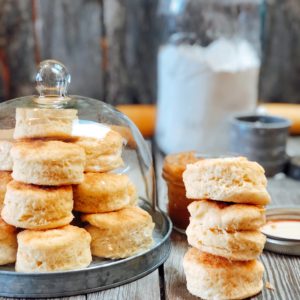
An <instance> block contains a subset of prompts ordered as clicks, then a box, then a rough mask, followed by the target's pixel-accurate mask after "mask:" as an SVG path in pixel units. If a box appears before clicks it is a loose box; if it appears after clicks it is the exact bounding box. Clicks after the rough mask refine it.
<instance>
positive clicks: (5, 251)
mask: <svg viewBox="0 0 300 300" xmlns="http://www.w3.org/2000/svg"><path fill="white" fill-rule="evenodd" d="M17 247H18V245H17V231H16V228H15V227H13V226H10V225H8V224H6V223H5V222H4V221H3V220H2V219H1V218H0V265H6V264H10V263H14V262H15V261H16V255H17Z"/></svg>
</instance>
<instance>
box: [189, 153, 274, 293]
mask: <svg viewBox="0 0 300 300" xmlns="http://www.w3.org/2000/svg"><path fill="white" fill-rule="evenodd" d="M183 181H184V184H185V188H186V195H187V198H189V199H202V200H198V201H194V202H192V203H191V204H190V205H189V207H188V210H189V212H190V215H191V217H190V224H189V226H188V228H187V230H186V234H187V238H188V242H189V244H190V245H191V246H192V248H190V249H189V250H188V252H187V253H186V254H185V257H184V259H183V267H184V271H185V274H186V280H187V288H188V290H189V292H190V293H191V294H193V295H195V296H198V297H201V298H203V299H244V298H247V297H250V296H253V295H255V294H257V293H259V292H260V291H261V290H262V287H263V281H262V277H263V272H264V268H263V265H262V264H261V262H260V261H258V260H257V258H258V256H259V255H260V254H261V253H262V251H263V247H264V244H265V240H266V238H265V236H264V235H263V234H262V233H261V232H260V227H261V226H262V225H264V224H265V209H264V206H265V205H266V204H268V203H269V202H270V196H269V194H268V192H267V190H266V184H267V180H266V177H265V174H264V170H263V168H262V167H261V166H260V165H258V164H257V163H255V162H251V161H248V160H247V159H246V158H242V157H235V158H223V159H221V158H219V159H204V160H200V161H198V162H196V163H194V164H190V165H187V168H186V171H185V172H184V173H183Z"/></svg>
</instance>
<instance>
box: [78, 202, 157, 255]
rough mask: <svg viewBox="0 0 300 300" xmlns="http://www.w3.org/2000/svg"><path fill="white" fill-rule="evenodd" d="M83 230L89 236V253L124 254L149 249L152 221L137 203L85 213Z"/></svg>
mask: <svg viewBox="0 0 300 300" xmlns="http://www.w3.org/2000/svg"><path fill="white" fill-rule="evenodd" d="M82 220H83V221H86V222H88V223H89V225H87V226H86V230H87V231H88V232H89V233H90V234H91V236H92V244H91V249H92V254H93V255H95V256H99V257H105V258H125V257H129V256H132V255H135V254H138V253H140V252H143V251H146V250H147V249H149V248H150V247H151V245H152V243H153V238H152V232H153V228H154V223H153V222H152V218H151V216H150V215H149V214H148V213H147V212H146V211H144V210H143V209H141V208H139V207H134V206H132V207H128V208H123V209H121V210H118V211H115V212H109V213H102V214H87V215H83V216H82Z"/></svg>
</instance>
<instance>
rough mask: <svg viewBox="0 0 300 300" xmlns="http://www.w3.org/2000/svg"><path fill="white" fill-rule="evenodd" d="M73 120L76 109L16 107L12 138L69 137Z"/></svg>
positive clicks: (75, 115) (75, 117)
mask: <svg viewBox="0 0 300 300" xmlns="http://www.w3.org/2000/svg"><path fill="white" fill-rule="evenodd" d="M74 120H77V110H76V109H48V108H47V109H46V108H16V127H15V131H14V138H15V139H28V138H56V139H65V138H69V137H71V136H72V125H73V121H74Z"/></svg>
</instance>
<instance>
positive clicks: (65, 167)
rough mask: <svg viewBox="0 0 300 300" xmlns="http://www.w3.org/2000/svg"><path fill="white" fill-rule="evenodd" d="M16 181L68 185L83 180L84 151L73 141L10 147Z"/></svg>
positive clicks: (13, 174) (37, 141) (31, 142)
mask: <svg viewBox="0 0 300 300" xmlns="http://www.w3.org/2000/svg"><path fill="white" fill-rule="evenodd" d="M11 156H12V159H13V163H14V167H13V173H12V177H13V178H14V179H15V180H16V181H21V182H25V183H31V184H37V185H68V184H78V183H81V182H82V181H83V170H84V164H85V154H84V151H83V149H82V148H80V147H79V146H77V145H74V144H72V143H64V142H60V141H41V140H35V141H30V142H19V143H16V144H15V145H14V146H13V147H12V149H11Z"/></svg>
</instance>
